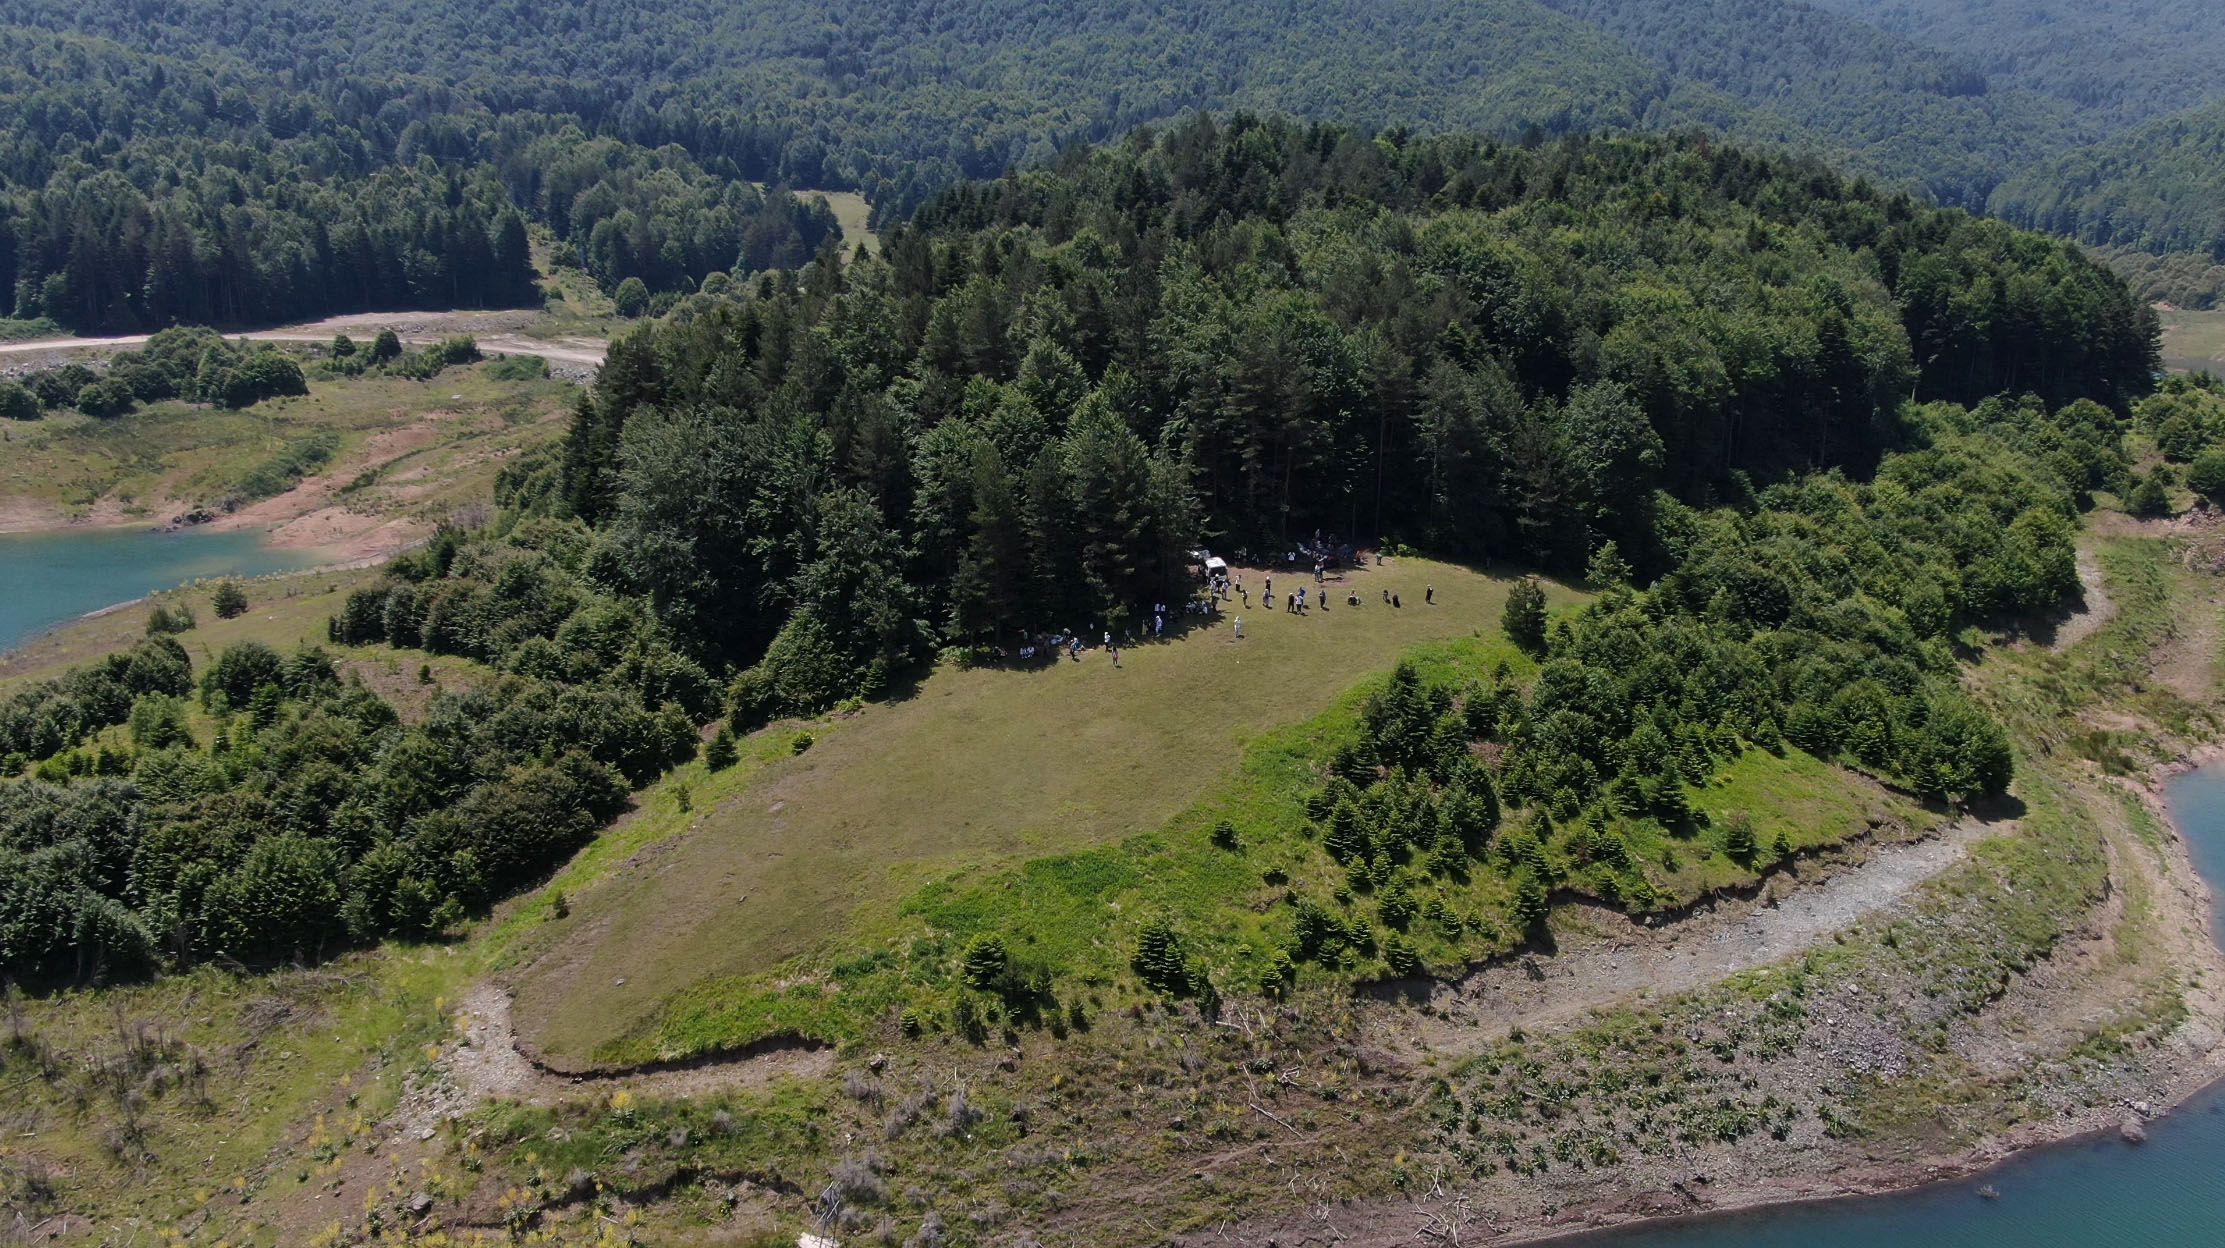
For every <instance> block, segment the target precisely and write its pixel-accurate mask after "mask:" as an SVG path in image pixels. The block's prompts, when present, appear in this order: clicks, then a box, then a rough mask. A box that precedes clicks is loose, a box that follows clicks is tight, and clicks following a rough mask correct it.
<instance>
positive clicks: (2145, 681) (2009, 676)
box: [1976, 537, 2217, 774]
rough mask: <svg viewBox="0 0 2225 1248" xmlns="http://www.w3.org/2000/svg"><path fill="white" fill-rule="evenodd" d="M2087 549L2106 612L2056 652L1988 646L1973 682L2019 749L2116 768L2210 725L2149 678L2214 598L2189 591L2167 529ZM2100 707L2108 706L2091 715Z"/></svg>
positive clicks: (2133, 765) (2150, 758) (2213, 722)
mask: <svg viewBox="0 0 2225 1248" xmlns="http://www.w3.org/2000/svg"><path fill="white" fill-rule="evenodd" d="M2095 556H2096V558H2097V559H2098V560H2099V562H2100V563H2101V566H2102V571H2103V573H2104V575H2105V577H2106V578H2107V582H2108V586H2109V597H2110V600H2111V601H2112V602H2113V603H2115V604H2116V608H2117V613H2116V615H2115V617H2114V618H2112V619H2111V620H2110V621H2109V622H2108V623H2107V624H2105V625H2103V626H2102V627H2101V628H2099V629H2097V630H2095V631H2094V632H2093V633H2092V634H2091V635H2089V636H2087V637H2084V638H2082V639H2080V640H2079V642H2078V643H2077V644H2076V645H2073V646H2071V647H2069V648H2068V649H2066V650H2063V651H2060V652H2057V651H2052V650H2047V649H2044V648H2040V647H2036V646H2023V647H2017V648H2013V649H2010V648H2002V647H1992V648H1989V649H1987V650H1986V651H1985V652H1984V657H1983V661H1982V665H1981V667H1980V668H1979V670H1978V671H1977V673H1976V684H1977V685H1978V686H1979V687H1980V688H1981V689H1982V690H1983V692H1984V694H1985V697H1986V700H1987V702H1988V704H1989V705H1991V706H1992V707H1993V709H1994V710H1995V712H1996V713H1997V714H1999V715H2000V716H2001V717H2002V721H2003V722H2004V723H2005V724H2006V725H2007V726H2008V727H2009V729H2010V733H2011V735H2012V736H2014V737H2015V738H2016V739H2017V741H2018V742H2019V744H2020V746H2021V747H2022V749H2023V751H2024V752H2025V753H2027V754H2028V755H2041V756H2045V755H2052V754H2059V753H2060V754H2069V755H2071V756H2074V757H2078V758H2083V759H2085V760H2087V761H2089V762H2092V763H2094V764H2096V765H2097V766H2100V767H2101V768H2102V769H2103V770H2105V771H2109V772H2114V773H2117V774H2125V773H2129V772H2131V771H2134V770H2137V769H2139V768H2141V767H2145V766H2147V765H2149V764H2151V763H2155V762H2159V761H2162V760H2163V759H2166V758H2169V757H2171V756H2172V755H2174V754H2176V753H2177V752H2178V750H2179V749H2180V748H2182V745H2181V744H2179V743H2183V742H2184V741H2186V740H2189V739H2192V738H2195V737H2201V736H2206V735H2208V734H2211V733H2214V732H2215V731H2216V727H2217V719H2216V715H2215V713H2214V712H2213V711H2212V710H2211V709H2210V707H2209V706H2208V705H2206V704H2205V703H2200V702H2196V701H2193V700H2190V699H2188V698H2187V697H2185V696H2183V695H2181V694H2179V693H2177V692H2175V691H2174V690H2173V689H2171V688H2170V687H2168V686H2167V685H2165V684H2163V683H2161V682H2159V681H2158V680H2156V679H2155V668H2156V662H2157V658H2158V655H2159V653H2162V652H2163V651H2165V650H2166V649H2167V648H2168V647H2169V646H2170V645H2171V644H2172V643H2173V642H2174V641H2175V640H2177V639H2179V638H2181V637H2182V636H2183V635H2185V634H2186V633H2187V632H2188V631H2189V630H2190V629H2191V628H2192V627H2193V625H2194V622H2195V616H2194V614H2193V613H2194V612H2213V613H2214V610H2215V608H2213V607H2210V606H2207V605H2205V604H2203V603H2201V602H2199V601H2198V600H2197V597H2198V596H2197V595H2196V594H2195V593H2194V581H2193V574H2191V573H2189V572H2187V571H2186V569H2185V567H2184V565H2183V564H2182V563H2181V561H2180V559H2179V548H2178V545H2177V543H2176V542H2175V541H2174V540H2173V539H2168V538H2155V537H2111V538H2103V539H2098V540H2097V541H2096V543H2095ZM2104 707H2107V708H2110V709H2111V712H2112V713H2111V714H2108V715H2102V716H2100V717H2098V718H2097V716H2096V715H2095V712H2096V711H2097V710H2099V709H2101V708H2104ZM2103 720H2106V721H2107V722H2106V723H2105V722H2102V721H2103ZM2158 730H2160V732H2161V735H2160V736H2159V735H2157V731H2158Z"/></svg>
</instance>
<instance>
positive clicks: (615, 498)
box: [364, 117, 2156, 705]
mask: <svg viewBox="0 0 2225 1248" xmlns="http://www.w3.org/2000/svg"><path fill="white" fill-rule="evenodd" d="M884 256H885V258H876V259H871V260H863V261H859V262H857V263H855V264H853V265H852V266H850V267H849V268H848V269H846V270H845V269H841V268H838V267H834V266H831V265H821V264H814V265H813V266H812V268H811V269H810V270H808V271H807V272H806V273H805V274H804V275H803V280H802V284H801V287H800V289H799V288H797V287H795V286H790V285H787V284H773V283H752V284H751V288H750V291H749V292H748V295H747V297H746V298H742V299H730V300H719V301H712V300H702V301H696V302H691V303H690V304H687V305H684V306H683V307H682V309H681V310H680V314H679V315H676V316H675V317H674V318H673V319H672V320H670V321H668V322H666V323H661V324H659V325H657V326H655V327H651V328H645V329H643V330H642V331H640V332H638V333H637V334H635V335H633V336H631V337H629V338H626V339H623V340H621V341H619V342H617V343H614V344H613V346H612V350H611V355H610V358H609V361H608V362H607V363H606V365H605V366H604V369H603V373H602V377H601V380H600V381H599V382H598V384H597V386H596V387H595V390H594V393H593V395H592V397H591V399H590V400H589V401H587V402H586V403H584V404H583V406H582V408H581V410H580V413H579V417H578V421H577V424H576V426H575V428H574V430H573V432H572V435H571V441H570V444H569V446H568V447H567V451H566V455H565V457H564V462H563V464H562V465H555V464H552V465H550V466H549V467H548V468H547V469H546V470H545V471H544V472H543V474H542V475H541V476H539V477H537V478H531V479H528V477H526V476H523V475H516V474H514V475H515V476H516V479H515V480H513V482H512V493H511V494H510V495H509V500H510V502H511V503H512V504H513V505H519V506H525V507H528V508H537V509H542V510H550V511H554V512H558V513H570V514H576V515H579V516H582V517H585V518H587V519H590V520H592V521H594V522H596V523H597V524H598V525H600V526H601V527H602V530H603V532H602V535H601V537H600V538H599V545H598V551H599V553H598V554H597V555H595V556H593V557H592V558H591V559H590V560H589V564H590V566H591V567H593V568H594V569H596V575H598V576H603V577H607V578H609V579H611V580H612V581H614V582H616V583H620V584H624V585H626V586H628V587H629V588H630V589H631V590H633V591H634V592H638V593H641V594H644V595H646V596H648V597H649V598H651V599H652V600H653V601H655V602H657V603H658V604H659V606H660V607H661V608H662V609H663V612H664V614H665V615H666V618H668V619H671V620H673V621H675V624H676V627H677V628H678V629H679V631H680V633H681V634H682V635H683V636H685V637H689V638H692V639H693V641H694V643H695V644H697V645H699V646H701V647H703V648H704V649H705V650H706V651H708V652H710V653H715V654H720V655H724V656H727V657H729V658H731V659H733V660H737V661H740V662H748V661H751V660H753V659H755V658H756V657H757V656H759V655H761V654H764V653H765V652H766V651H765V648H766V647H767V646H768V645H770V646H771V647H772V652H771V656H770V657H768V658H767V659H766V662H767V663H768V664H772V665H773V670H774V671H775V672H784V671H789V670H790V669H799V670H801V671H803V672H805V673H806V674H805V675H803V676H798V677H796V678H795V679H794V680H793V681H792V682H790V681H789V677H787V676H781V677H780V679H779V680H778V681H775V685H776V686H777V687H778V688H779V689H787V690H791V691H792V690H793V689H796V688H811V687H813V683H812V682H814V681H825V680H828V679H832V680H833V681H834V682H835V683H836V684H837V685H840V684H842V682H845V681H848V680H851V679H854V676H844V675H841V674H842V673H845V672H847V673H857V672H861V671H865V670H868V669H872V670H880V671H883V672H886V671H890V670H896V669H900V668H901V667H903V666H905V665H908V664H910V663H912V662H915V661H917V660H918V659H919V658H920V657H921V656H922V655H923V654H924V653H925V650H924V647H925V646H926V645H927V644H928V640H927V639H928V638H929V637H930V636H932V635H935V634H940V635H942V636H944V637H951V638H958V639H980V638H987V637H991V636H996V635H1004V636H1010V635H1011V632H1010V630H1012V629H1014V628H1046V629H1056V628H1059V627H1061V626H1062V625H1065V624H1067V623H1069V622H1070V621H1071V620H1074V619H1092V618H1095V619H1107V618H1111V619H1121V618H1130V619H1132V618H1134V612H1135V611H1137V610H1138V609H1139V608H1138V606H1137V604H1139V603H1149V602H1152V601H1154V600H1158V601H1165V600H1167V598H1168V597H1169V596H1170V595H1171V594H1173V593H1174V592H1175V591H1176V589H1177V588H1178V587H1179V586H1180V585H1181V584H1183V568H1184V565H1185V562H1186V560H1185V558H1184V556H1183V554H1182V552H1183V551H1185V550H1187V549H1189V548H1191V547H1192V546H1194V545H1195V544H1197V542H1198V541H1200V540H1204V541H1208V542H1210V543H1211V544H1212V545H1214V546H1216V547H1221V548H1234V547H1239V546H1251V547H1252V548H1254V549H1260V548H1263V547H1264V548H1270V549H1279V548H1281V547H1280V546H1279V545H1278V544H1279V543H1287V542H1290V541H1293V540H1295V539H1298V538H1300V537H1305V538H1310V537H1311V536H1312V535H1313V534H1314V533H1315V532H1316V531H1317V530H1326V531H1329V532H1337V533H1346V534H1353V533H1368V534H1387V535H1392V536H1396V537H1401V538H1404V539H1405V540H1408V541H1413V542H1417V543H1420V544H1424V545H1426V546H1428V547H1430V548H1433V549H1437V550H1442V551H1451V552H1465V553H1468V554H1487V553H1488V554H1497V555H1502V556H1507V555H1511V556H1513V557H1516V558H1519V559H1523V560H1527V561H1532V562H1536V563H1542V564H1546V565H1549V566H1557V567H1562V568H1577V567H1582V566H1583V565H1584V561H1585V560H1586V558H1587V557H1588V556H1589V555H1590V554H1591V553H1592V552H1593V551H1594V550H1595V548H1596V547H1597V545H1598V543H1600V542H1601V541H1606V540H1612V541H1614V542H1616V543H1618V544H1619V546H1620V549H1621V550H1622V551H1624V552H1626V553H1627V555H1628V556H1629V557H1631V558H1634V559H1635V560H1636V561H1637V562H1638V564H1639V566H1640V568H1641V569H1651V570H1655V571H1658V570H1659V569H1660V568H1662V567H1664V566H1666V563H1667V561H1669V559H1670V556H1669V555H1668V553H1666V552H1667V551H1668V549H1669V548H1670V547H1672V546H1674V545H1675V543H1676V541H1677V540H1678V539H1675V538H1674V537H1673V536H1668V535H1667V534H1669V533H1673V531H1674V528H1675V526H1674V525H1673V524H1670V523H1668V522H1667V521H1665V520H1664V518H1663V517H1662V516H1661V515H1659V514H1657V512H1656V506H1657V504H1656V501H1655V499H1656V494H1655V491H1656V490H1657V489H1661V490H1666V491H1668V495H1667V497H1671V498H1684V499H1688V500H1695V501H1698V500H1705V499H1709V498H1718V499H1719V498H1723V497H1741V496H1744V495H1745V494H1747V492H1749V491H1751V490H1752V489H1753V488H1754V487H1755V485H1756V483H1766V482H1768V481H1770V480H1774V479H1778V478H1780V477H1782V476H1783V475H1784V474H1786V473H1788V472H1792V471H1796V470H1801V469H1810V468H1828V467H1834V466H1838V467H1845V468H1848V469H1851V470H1853V471H1855V472H1863V471H1866V470H1867V469H1868V468H1869V467H1870V466H1872V465H1874V464H1875V462H1876V461H1877V458H1878V457H1879V455H1880V454H1881V453H1883V452H1884V451H1886V450H1887V449H1889V448H1892V447H1895V446H1898V445H1902V444H1904V443H1905V442H1906V441H1907V439H1908V438H1909V437H1910V436H1911V434H1910V433H1909V431H1908V430H1907V429H1905V428H1903V426H1902V424H1901V420H1902V412H1903V408H1904V406H1905V405H1906V403H1907V400H1908V398H1909V396H1910V395H1911V394H1912V393H1913V394H1914V395H1915V396H1916V397H1917V398H1918V399H1919V400H1934V399H1936V400H1948V401H1953V402H1958V403H1965V404H1974V403H1976V402H1978V401H1979V400H1981V399H1983V398H1986V397H1987V396H1990V395H1994V394H1997V393H2000V392H2009V393H2012V394H2022V393H2026V392H2030V393H2032V394H2033V395H2035V396H2037V402H2038V403H2039V404H2040V405H2041V406H2042V408H2043V410H2052V409H2057V408H2068V409H2070V410H2072V411H2074V412H2079V411H2083V412H2085V413H2087V415H2086V416H2081V417H2078V418H2077V420H2076V421H2073V422H2072V423H2073V424H2076V423H2077V422H2078V421H2096V422H2099V423H2098V424H2096V425H2094V428H2095V429H2096V430H2105V429H2106V427H2107V426H2108V424H2109V422H2110V421H2111V420H2113V419H2114V418H2113V417H2111V416H2109V415H2108V413H2109V412H2110V411H2119V412H2121V411H2124V410H2127V408H2128V405H2129V402H2130V401H2131V400H2132V399H2133V398H2134V397H2135V396H2136V395H2138V394H2139V393H2141V392H2143V391H2144V390H2145V388H2146V387H2147V386H2148V385H2149V384H2150V378H2151V376H2152V374H2153V371H2154V368H2155V353H2156V345H2155V321H2154V318H2153V315H2152V314H2151V313H2149V312H2148V310H2147V309H2146V308H2145V307H2143V306H2141V305H2139V304H2137V303H2136V302H2135V301H2134V300H2133V299H2132V298H2131V297H2130V296H2129V294H2128V293H2127V291H2126V289H2125V287H2124V285H2123V283H2122V282H2121V281H2120V280H2118V279H2117V278H2116V277H2114V276H2113V275H2111V274H2110V273H2108V272H2107V271H2106V270H2103V269H2101V268H2100V267H2098V266H2097V265H2095V264H2093V263H2092V262H2090V261H2088V260H2086V259H2084V258H2083V257H2082V256H2081V255H2080V254H2079V253H2078V252H2077V251H2076V249H2074V248H2071V247H2068V246H2065V245H2063V244H2060V243H2056V242H2052V241H2050V240H2048V239H2045V238H2042V237H2040V236H2037V235H2033V234H2028V233H2023V232H2020V231H2018V230H2015V229H2012V228H2010V227H2008V226H2005V225H2002V224H2000V223H1998V222H1993V221H1986V220H1982V219H1978V218H1973V217H1970V216H1967V215H1965V214H1963V213H1960V212H1958V211H1954V210H1946V209H1936V208H1928V207H1925V206H1923V205H1921V204H1920V203H1918V202H1916V201H1914V200H1912V199H1910V198H1909V197H1907V196H1905V195H1883V194H1879V193H1877V192H1874V191H1870V190H1867V189H1864V188H1861V187H1859V186H1857V185H1855V184H1853V183H1850V182H1848V181H1846V180H1844V179H1842V178H1841V177H1839V176H1837V175H1835V174H1832V173H1830V172H1828V171H1826V170H1824V169H1822V168H1820V167H1817V166H1809V165H1799V164H1788V163H1784V162H1780V161H1775V160H1769V159H1758V158H1755V157H1752V156H1749V155H1746V154H1742V153H1738V152H1735V151H1728V150H1723V149H1720V148H1714V147H1711V146H1710V145H1708V144H1707V143H1705V142H1704V141H1700V140H1696V139H1694V140H1686V141H1680V142H1672V141H1665V140H1639V139H1612V140H1608V139H1596V140H1594V139H1581V138H1571V139H1569V140H1565V141H1562V142H1559V143H1555V144H1550V145H1546V146H1543V147H1538V148H1527V147H1523V146H1520V145H1501V144H1494V143H1491V142H1487V141H1481V140H1476V139H1471V138H1439V139H1427V140H1401V139H1400V138H1399V137H1398V136H1395V135H1392V136H1378V137H1370V136H1369V135H1367V134H1366V133H1365V132H1357V131H1350V130H1345V129H1341V128H1337V127H1331V126H1322V125H1311V126H1309V125H1303V124H1299V123H1292V122H1280V121H1277V122H1267V123H1258V122H1246V123H1241V124H1236V125H1231V126H1221V125H1217V124H1216V123H1214V122H1212V121H1210V120H1208V119H1205V118H1202V117H1200V118H1193V119H1191V120H1188V121H1185V122H1183V123H1181V124H1180V125H1177V126H1175V127H1172V128H1170V129H1168V130H1166V131H1165V132H1164V133H1163V134H1160V135H1156V136H1154V135H1151V134H1148V133H1142V134H1138V135H1136V136H1133V137H1132V138H1131V139H1129V140H1125V141H1123V142H1122V143H1120V144H1118V145H1114V146H1111V147H1107V148H1104V149H1100V150H1098V151H1096V152H1094V153H1090V154H1088V155H1086V156H1085V155H1079V154H1077V155H1076V156H1074V157H1072V158H1071V159H1069V160H1068V161H1067V162H1065V163H1064V164H1063V165H1062V166H1061V168H1060V169H1059V170H1058V171H1049V170H1040V171H1032V172H1027V173H1023V174H1019V175H1015V176H1011V177H1008V178H1005V179H1003V180H1000V181H996V182H992V183H984V184H970V185H966V186H961V187H958V188H954V189H952V190H950V191H949V192H947V193H945V194H943V195H941V196H939V197H938V198H936V199H935V200H933V201H931V202H930V203H929V204H927V205H926V206H925V207H924V208H923V209H922V210H921V211H920V213H919V215H918V217H917V220H916V222H915V223H913V224H911V225H908V226H905V227H901V228H899V229H897V230H895V231H894V232H892V233H891V234H890V235H889V236H888V238H887V240H886V247H885V251H884ZM2096 436H2099V433H2097V435H2096ZM2057 449H2060V450H2062V451H2063V453H2064V458H2062V459H2061V460H2060V461H2059V463H2060V466H2061V471H2062V473H2063V474H2064V477H2065V479H2064V482H2063V486H2064V488H2068V489H2072V490H2083V489H2086V488H2090V487H2093V486H2097V485H2099V484H2100V483H2101V482H2102V480H2103V479H2104V478H2105V477H2106V476H2108V475H2109V473H2110V472H2113V471H2115V470H2114V469H2110V468H2109V467H2108V465H2107V464H2105V463H2104V462H2103V460H2102V459H2098V458H2095V457H2093V456H2091V455H2086V454H2084V453H2083V452H2079V451H2077V450H2076V449H2075V448H2074V446H2073V445H2072V444H2071V443H2069V442H2066V443H2063V444H2061V445H2060V446H2059V447H2057ZM2127 488H2130V487H2129V484H2128V485H2127ZM376 615H377V612H376V609H375V608H372V607H366V608H365V615H364V619H365V620H366V621H368V620H371V619H374V618H375V617H376ZM799 627H801V628H804V629H805V630H806V632H805V634H804V635H801V636H798V635H794V634H793V633H792V632H791V631H790V630H794V629H796V628H799ZM776 634H778V635H779V637H778V638H776ZM828 673H833V674H834V675H833V676H831V677H830V676H829V675H828ZM782 682H789V683H782ZM768 696H769V697H771V698H772V699H773V702H774V704H775V705H785V704H788V703H789V702H790V701H791V700H792V701H798V702H802V703H805V704H809V703H810V702H811V701H812V699H809V698H804V697H801V696H800V695H795V696H792V694H791V693H774V694H769V695H768Z"/></svg>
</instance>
